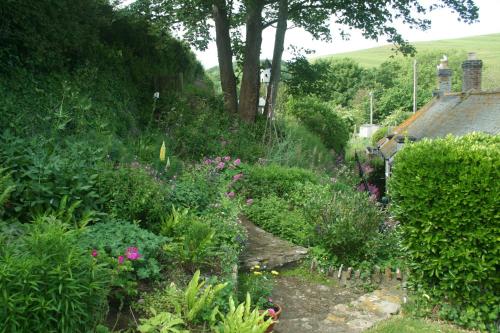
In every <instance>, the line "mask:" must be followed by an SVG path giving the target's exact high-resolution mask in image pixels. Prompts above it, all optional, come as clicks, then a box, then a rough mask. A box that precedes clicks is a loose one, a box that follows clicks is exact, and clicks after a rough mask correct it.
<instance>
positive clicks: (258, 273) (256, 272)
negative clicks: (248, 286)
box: [253, 271, 262, 275]
mask: <svg viewBox="0 0 500 333" xmlns="http://www.w3.org/2000/svg"><path fill="white" fill-rule="evenodd" d="M253 274H255V275H262V272H258V271H255V272H253Z"/></svg>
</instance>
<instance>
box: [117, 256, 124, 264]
mask: <svg viewBox="0 0 500 333" xmlns="http://www.w3.org/2000/svg"><path fill="white" fill-rule="evenodd" d="M124 261H125V257H124V256H118V264H123V262H124Z"/></svg>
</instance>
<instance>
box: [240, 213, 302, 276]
mask: <svg viewBox="0 0 500 333" xmlns="http://www.w3.org/2000/svg"><path fill="white" fill-rule="evenodd" d="M240 222H241V224H242V225H243V226H244V227H245V229H246V231H247V235H248V244H247V247H246V248H245V250H244V251H243V254H242V256H241V257H240V261H241V267H242V269H243V270H245V269H246V270H249V269H250V268H251V267H253V266H255V265H263V266H266V269H274V268H277V267H283V266H288V265H290V264H293V263H296V262H298V261H300V260H301V259H303V258H304V257H305V256H306V255H307V249H306V248H304V247H301V246H296V245H293V244H292V243H290V242H287V241H285V240H282V239H280V238H278V237H275V236H273V235H272V234H270V233H268V232H267V231H264V230H262V229H261V228H259V227H257V226H256V225H255V224H253V223H252V222H251V221H249V220H248V218H246V217H245V216H241V217H240Z"/></svg>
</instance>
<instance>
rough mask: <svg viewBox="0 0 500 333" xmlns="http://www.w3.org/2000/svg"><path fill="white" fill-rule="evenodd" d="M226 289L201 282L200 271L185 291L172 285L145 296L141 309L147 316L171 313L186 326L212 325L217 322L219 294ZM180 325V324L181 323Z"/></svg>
mask: <svg viewBox="0 0 500 333" xmlns="http://www.w3.org/2000/svg"><path fill="white" fill-rule="evenodd" d="M225 287H226V284H225V283H218V284H208V283H206V281H200V271H199V270H198V271H196V272H195V273H194V275H193V278H192V279H191V281H190V282H189V284H188V285H187V287H186V289H185V290H182V289H180V288H179V287H177V286H176V285H175V284H173V283H172V284H170V285H169V286H168V287H167V288H165V289H164V290H163V291H160V292H159V293H160V297H158V292H154V293H150V294H146V295H144V304H141V305H140V306H139V308H141V309H142V310H143V312H145V313H146V315H149V314H152V315H154V316H156V314H155V313H161V312H169V313H172V314H174V315H176V316H177V317H179V318H181V319H182V320H183V321H184V322H185V323H186V325H188V326H193V325H200V324H203V323H204V322H209V323H211V324H213V323H214V321H215V315H216V314H217V312H218V308H217V307H214V303H215V301H216V298H217V296H218V294H219V293H220V292H221V291H222V290H223V289H224V288H225ZM179 324H180V323H179Z"/></svg>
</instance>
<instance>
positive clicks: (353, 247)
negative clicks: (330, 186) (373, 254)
mask: <svg viewBox="0 0 500 333" xmlns="http://www.w3.org/2000/svg"><path fill="white" fill-rule="evenodd" d="M325 208H326V209H325V211H324V213H323V221H322V223H321V224H320V226H319V230H318V233H317V237H318V242H319V243H320V244H321V245H322V246H323V247H325V249H327V250H328V251H330V253H331V254H333V255H334V256H336V257H337V258H338V259H340V260H343V261H342V262H360V261H364V260H366V259H368V257H369V254H370V251H371V249H370V247H369V246H368V243H369V241H371V240H373V239H375V238H376V237H377V236H378V230H379V226H380V225H381V224H382V222H383V214H382V212H381V210H380V209H379V208H378V207H376V206H375V205H374V204H373V203H372V202H370V200H369V199H368V196H367V195H366V194H365V193H359V192H355V191H354V190H350V191H346V192H337V193H335V195H334V197H333V199H332V200H331V201H330V203H329V204H328V205H327V206H326V207H325Z"/></svg>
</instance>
